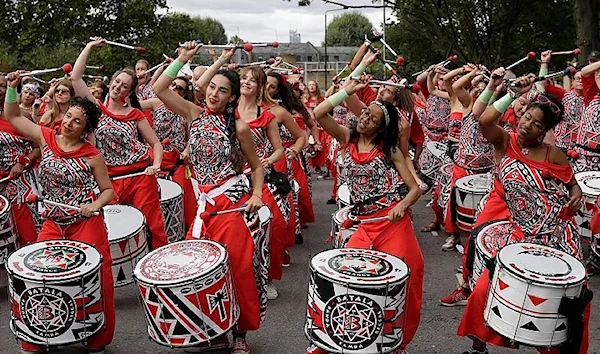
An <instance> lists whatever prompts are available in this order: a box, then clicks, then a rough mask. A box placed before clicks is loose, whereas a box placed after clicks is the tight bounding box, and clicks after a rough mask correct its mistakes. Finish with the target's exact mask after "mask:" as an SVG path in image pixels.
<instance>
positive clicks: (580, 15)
mask: <svg viewBox="0 0 600 354" xmlns="http://www.w3.org/2000/svg"><path fill="white" fill-rule="evenodd" d="M599 10H600V5H599V2H598V0H575V23H576V25H577V45H578V47H579V49H581V55H580V56H579V60H578V62H579V64H580V65H587V57H588V55H589V54H590V52H591V51H593V50H600V38H599V37H600V35H599V31H598V22H599V18H598V12H599Z"/></svg>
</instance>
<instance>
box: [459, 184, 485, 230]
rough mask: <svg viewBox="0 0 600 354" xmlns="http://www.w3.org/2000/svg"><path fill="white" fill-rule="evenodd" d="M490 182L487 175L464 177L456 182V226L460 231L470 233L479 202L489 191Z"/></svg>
mask: <svg viewBox="0 0 600 354" xmlns="http://www.w3.org/2000/svg"><path fill="white" fill-rule="evenodd" d="M492 182H493V180H492V175H491V174H489V173H483V174H477V175H470V176H465V177H462V178H459V179H458V180H457V181H456V184H455V186H454V187H455V188H454V196H455V200H456V225H457V226H458V228H459V229H460V230H463V231H465V232H471V229H472V228H473V224H474V223H475V214H476V213H477V207H478V206H479V202H481V200H482V199H483V197H484V196H485V195H486V194H487V193H488V191H489V190H490V189H491V187H492Z"/></svg>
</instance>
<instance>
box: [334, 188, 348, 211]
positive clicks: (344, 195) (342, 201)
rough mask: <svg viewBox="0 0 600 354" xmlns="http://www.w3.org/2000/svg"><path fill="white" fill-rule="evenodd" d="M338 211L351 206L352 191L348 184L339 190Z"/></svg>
mask: <svg viewBox="0 0 600 354" xmlns="http://www.w3.org/2000/svg"><path fill="white" fill-rule="evenodd" d="M337 203H338V209H341V208H343V207H347V206H349V205H350V189H349V188H348V185H347V184H340V185H339V186H338V190H337Z"/></svg>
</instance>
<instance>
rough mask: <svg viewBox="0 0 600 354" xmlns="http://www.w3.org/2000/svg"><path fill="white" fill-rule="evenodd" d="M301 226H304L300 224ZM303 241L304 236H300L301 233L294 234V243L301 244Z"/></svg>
mask: <svg viewBox="0 0 600 354" xmlns="http://www.w3.org/2000/svg"><path fill="white" fill-rule="evenodd" d="M302 228H304V226H302ZM303 243H304V237H302V234H296V244H297V245H301V244H303Z"/></svg>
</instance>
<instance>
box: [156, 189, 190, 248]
mask: <svg viewBox="0 0 600 354" xmlns="http://www.w3.org/2000/svg"><path fill="white" fill-rule="evenodd" d="M158 185H159V186H160V210H161V211H162V215H163V222H164V224H165V231H166V232H167V238H168V239H169V242H177V241H181V240H183V239H184V238H185V219H184V214H183V188H181V186H180V185H179V184H177V183H176V182H173V181H169V180H166V179H162V178H159V179H158Z"/></svg>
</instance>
